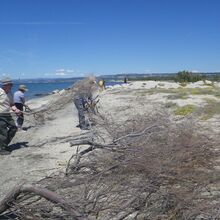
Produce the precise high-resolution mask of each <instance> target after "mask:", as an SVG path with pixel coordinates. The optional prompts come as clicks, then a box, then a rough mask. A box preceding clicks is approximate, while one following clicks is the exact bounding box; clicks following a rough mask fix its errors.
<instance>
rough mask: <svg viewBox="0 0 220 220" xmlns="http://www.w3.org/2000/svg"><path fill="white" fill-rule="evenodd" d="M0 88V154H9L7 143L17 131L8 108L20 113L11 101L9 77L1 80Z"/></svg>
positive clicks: (11, 84)
mask: <svg viewBox="0 0 220 220" xmlns="http://www.w3.org/2000/svg"><path fill="white" fill-rule="evenodd" d="M0 83H1V88H0V154H1V155H6V154H10V151H9V149H8V144H9V143H10V142H11V140H12V138H13V137H14V136H15V134H16V132H17V127H16V125H15V122H14V120H13V118H12V116H11V114H10V110H12V111H14V112H15V113H16V114H20V113H21V112H20V110H19V109H17V108H16V106H15V105H14V102H13V97H12V93H11V88H12V86H13V83H12V81H11V79H10V78H8V77H5V78H3V79H2V80H1V81H0Z"/></svg>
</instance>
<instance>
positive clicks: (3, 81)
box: [1, 77, 13, 85]
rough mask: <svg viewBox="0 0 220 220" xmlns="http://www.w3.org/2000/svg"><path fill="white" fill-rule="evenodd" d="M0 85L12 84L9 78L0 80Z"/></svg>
mask: <svg viewBox="0 0 220 220" xmlns="http://www.w3.org/2000/svg"><path fill="white" fill-rule="evenodd" d="M1 84H2V85H9V84H13V83H12V81H11V79H10V78H9V77H4V78H2V79H1Z"/></svg>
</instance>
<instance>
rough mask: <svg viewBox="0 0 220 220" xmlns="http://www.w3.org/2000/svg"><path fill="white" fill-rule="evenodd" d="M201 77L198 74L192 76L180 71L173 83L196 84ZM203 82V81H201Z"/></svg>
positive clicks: (189, 73) (190, 73) (187, 72)
mask: <svg viewBox="0 0 220 220" xmlns="http://www.w3.org/2000/svg"><path fill="white" fill-rule="evenodd" d="M202 79H203V77H202V76H201V75H199V74H194V73H192V72H189V71H185V70H184V71H180V72H178V73H177V74H176V76H175V81H176V82H179V83H186V82H197V81H200V80H202ZM203 80H204V79H203Z"/></svg>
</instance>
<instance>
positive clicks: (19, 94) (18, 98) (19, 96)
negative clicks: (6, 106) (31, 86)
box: [14, 85, 28, 130]
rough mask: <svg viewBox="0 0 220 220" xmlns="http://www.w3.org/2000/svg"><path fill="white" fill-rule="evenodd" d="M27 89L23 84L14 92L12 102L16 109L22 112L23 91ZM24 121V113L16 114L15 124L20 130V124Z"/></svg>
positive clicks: (23, 104) (23, 105) (23, 103)
mask: <svg viewBox="0 0 220 220" xmlns="http://www.w3.org/2000/svg"><path fill="white" fill-rule="evenodd" d="M26 91H28V89H27V87H26V86H25V85H20V86H19V88H18V91H16V92H15V93H14V104H15V106H16V108H17V109H19V110H20V111H21V112H23V110H24V107H26V105H25V94H24V93H25V92H26ZM23 123H24V114H23V113H21V114H19V115H17V120H16V126H17V128H18V129H19V130H22V125H23Z"/></svg>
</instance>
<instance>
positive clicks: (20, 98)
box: [14, 90, 25, 104]
mask: <svg viewBox="0 0 220 220" xmlns="http://www.w3.org/2000/svg"><path fill="white" fill-rule="evenodd" d="M14 103H21V104H24V103H25V98H24V93H23V92H22V91H20V90H18V91H16V92H15V93H14Z"/></svg>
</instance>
